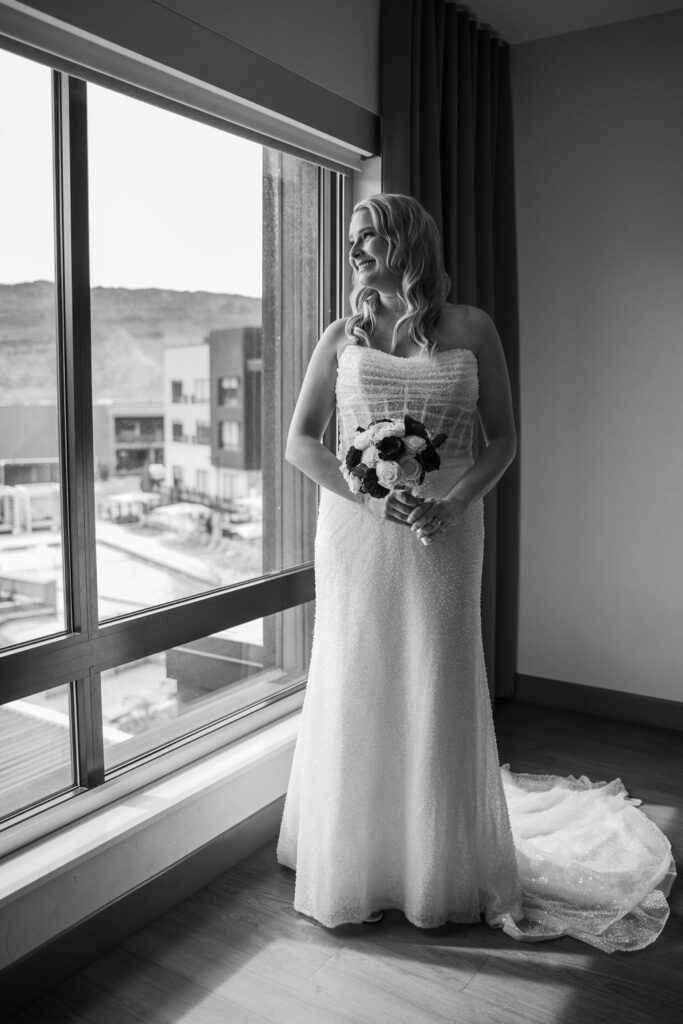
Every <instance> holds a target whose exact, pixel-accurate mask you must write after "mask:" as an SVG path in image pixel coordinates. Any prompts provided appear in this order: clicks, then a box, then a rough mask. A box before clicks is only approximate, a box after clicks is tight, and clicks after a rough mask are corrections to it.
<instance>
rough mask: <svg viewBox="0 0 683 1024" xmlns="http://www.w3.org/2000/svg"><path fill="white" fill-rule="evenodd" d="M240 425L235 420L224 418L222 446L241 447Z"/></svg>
mask: <svg viewBox="0 0 683 1024" xmlns="http://www.w3.org/2000/svg"><path fill="white" fill-rule="evenodd" d="M239 446H240V425H239V423H237V422H236V421H235V420H223V422H222V423H221V448H239Z"/></svg>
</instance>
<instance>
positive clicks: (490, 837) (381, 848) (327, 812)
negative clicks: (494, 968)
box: [277, 343, 676, 952]
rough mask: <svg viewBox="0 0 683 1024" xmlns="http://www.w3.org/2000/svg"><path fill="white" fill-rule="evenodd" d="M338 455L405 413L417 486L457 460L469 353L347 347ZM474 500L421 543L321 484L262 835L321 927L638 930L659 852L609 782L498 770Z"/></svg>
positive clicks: (593, 938)
mask: <svg viewBox="0 0 683 1024" xmlns="http://www.w3.org/2000/svg"><path fill="white" fill-rule="evenodd" d="M336 390H337V404H338V424H339V456H340V458H342V457H343V455H344V454H345V453H346V451H347V450H348V447H349V445H350V444H351V440H352V438H353V435H354V433H355V432H356V428H357V427H358V426H361V427H366V426H368V424H369V423H370V421H372V420H375V419H379V418H381V417H389V418H397V417H399V416H402V415H404V414H405V413H406V412H407V413H409V414H410V415H411V416H413V417H415V418H417V419H418V420H420V421H422V422H423V423H424V424H425V426H426V428H427V430H428V431H429V433H430V434H431V435H432V436H433V435H434V434H436V433H439V432H443V433H445V434H447V435H448V439H447V441H446V442H445V443H444V445H443V447H442V448H441V449H440V450H439V454H440V457H441V468H440V469H439V470H438V471H436V472H432V473H429V474H428V475H427V476H426V477H425V481H424V483H423V485H422V486H421V487H420V488H417V489H416V493H418V494H423V495H425V496H429V495H435V496H440V495H443V494H445V493H446V492H447V491H448V490H450V488H451V487H452V485H453V483H454V481H455V480H457V479H458V476H459V475H461V474H462V473H463V472H464V471H465V470H466V469H467V467H468V466H470V465H471V464H472V454H471V446H472V434H473V428H474V424H475V421H476V406H477V399H478V394H479V383H478V372H477V358H476V356H475V355H474V353H472V352H471V351H469V350H467V349H455V350H448V351H444V352H440V353H437V354H436V355H434V356H428V355H425V354H420V355H419V356H417V357H413V358H401V357H398V356H394V355H391V354H388V353H385V352H382V351H380V350H377V349H372V348H367V347H363V346H360V345H356V344H354V343H351V344H349V345H348V346H347V347H346V348H345V349H344V350H343V352H342V354H341V356H340V358H339V366H338V376H337V386H336ZM483 543H484V526H483V502H482V501H478V502H474V503H473V504H472V505H470V507H469V509H468V511H467V512H466V514H465V516H464V517H463V518H462V519H461V520H460V521H459V522H458V523H457V524H456V525H455V526H452V527H451V528H450V529H448V530H447V531H445V532H443V533H442V534H440V535H439V536H438V537H436V538H435V540H434V541H433V543H432V544H431V545H429V546H425V545H423V544H421V543H420V542H419V541H418V540H417V538H416V537H415V535H414V534H413V533H411V531H410V530H409V529H408V528H407V527H405V526H403V525H401V524H398V523H392V522H390V521H386V520H385V521H382V520H377V519H374V518H373V517H371V516H369V515H368V513H367V511H366V510H365V509H364V508H363V507H362V506H359V505H355V504H353V503H352V502H350V501H347V500H346V499H344V498H341V497H339V496H337V495H335V494H334V493H333V492H331V491H329V490H327V489H322V490H321V499H320V508H319V515H318V527H317V534H316V547H315V566H316V615H315V624H314V640H313V648H312V652H311V661H310V670H309V676H308V685H307V689H306V694H305V699H304V703H303V708H302V715H301V724H300V730H299V734H298V738H297V743H296V747H295V751H294V757H293V762H292V769H291V775H290V780H289V786H288V790H287V795H286V799H285V805H284V811H283V816H282V823H281V827H280V834H279V839H278V844H277V859H278V861H279V862H280V863H281V864H283V865H286V866H287V867H290V868H293V869H294V870H295V871H296V883H295V895H294V908H295V909H296V910H297V911H299V912H301V913H303V914H306V915H308V916H310V917H313V918H315V919H316V920H317V921H319V922H320V923H321V924H323V925H325V926H327V927H335V926H336V925H340V924H344V923H350V922H361V921H363V919H364V918H366V917H368V916H369V915H370V914H371V913H372V912H373V911H376V910H380V909H382V910H386V909H390V908H395V909H399V910H401V911H403V913H404V914H405V916H406V918H407V919H408V920H409V921H411V922H412V923H413V924H415V925H417V926H418V927H420V928H433V927H436V926H438V925H442V924H444V923H446V922H447V921H453V922H461V923H466V922H470V923H471V922H478V921H479V920H480V915H482V914H483V915H484V919H485V921H486V922H487V923H488V924H489V925H491V926H493V927H497V928H502V929H503V930H504V931H505V932H506V933H507V934H508V935H510V936H511V937H512V938H514V939H517V940H523V941H538V940H541V939H550V938H555V937H557V936H560V935H573V936H575V937H576V938H577V939H581V940H583V941H584V942H587V943H590V944H591V945H594V946H597V947H599V948H601V949H603V950H606V951H608V952H612V951H614V950H617V949H619V950H632V949H640V948H642V947H643V946H646V945H648V944H649V943H650V942H653V941H654V940H655V938H656V937H657V935H658V934H659V933H660V931H661V930H662V928H663V927H664V924H665V922H666V919H667V917H668V914H669V907H668V903H667V901H666V898H665V897H666V896H667V895H668V894H669V892H670V889H671V884H672V881H673V879H674V877H675V873H676V869H675V864H674V860H673V858H672V854H671V846H670V844H669V842H668V840H667V839H666V837H665V836H664V835H663V833H662V832H661V831H660V830H659V829H658V828H657V826H656V825H655V824H654V823H653V822H652V821H650V819H649V818H647V817H646V815H645V814H644V812H642V811H641V810H639V809H638V807H637V804H639V803H640V802H641V801H639V800H633V799H629V798H628V795H627V792H626V790H625V788H624V786H623V785H622V784H621V782H620V780H619V779H616V780H612V781H611V782H596V781H594V782H591V781H589V780H588V779H587V778H586V777H585V776H582V777H581V778H579V779H575V778H574V777H573V776H569V777H568V778H563V777H559V776H552V775H550V776H542V775H539V776H535V775H524V774H515V773H513V772H511V771H510V770H509V766H507V765H503V766H502V767H501V766H500V764H499V760H498V750H497V745H496V739H495V733H494V729H493V718H492V713H491V703H490V697H489V691H488V685H487V680H486V669H485V665H484V656H483V648H482V639H481V620H480V590H481V570H482V557H483Z"/></svg>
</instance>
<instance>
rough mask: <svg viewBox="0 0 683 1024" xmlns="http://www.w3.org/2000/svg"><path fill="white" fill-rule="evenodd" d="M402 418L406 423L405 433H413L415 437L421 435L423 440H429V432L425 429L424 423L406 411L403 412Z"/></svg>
mask: <svg viewBox="0 0 683 1024" xmlns="http://www.w3.org/2000/svg"><path fill="white" fill-rule="evenodd" d="M403 419H404V423H405V425H406V434H414V435H415V436H416V437H422V438H424V440H425V441H429V434H428V433H427V431H426V429H425V425H424V423H420V421H419V420H414V419H413V417H412V416H409V415H408V413H406V414H405V416H404V418H403Z"/></svg>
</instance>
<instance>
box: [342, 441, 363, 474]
mask: <svg viewBox="0 0 683 1024" xmlns="http://www.w3.org/2000/svg"><path fill="white" fill-rule="evenodd" d="M362 458H363V453H362V452H361V451H359V450H358V448H354V446H353V445H351V447H350V448H349V450H348V452H347V453H346V468H347V469H348V470H349V472H350V471H351V470H352V469H353V467H354V466H357V465H358V463H359V462H360V460H361V459H362Z"/></svg>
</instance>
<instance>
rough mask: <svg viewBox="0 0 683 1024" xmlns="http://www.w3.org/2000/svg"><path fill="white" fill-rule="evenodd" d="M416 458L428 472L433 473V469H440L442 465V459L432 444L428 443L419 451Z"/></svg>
mask: <svg viewBox="0 0 683 1024" xmlns="http://www.w3.org/2000/svg"><path fill="white" fill-rule="evenodd" d="M415 458H416V459H417V461H418V462H419V463H420V465H421V466H422V468H423V469H424V471H425V472H426V473H431V472H432V470H434V469H438V468H439V466H440V465H441V459H440V458H439V455H438V452H437V451H436V449H435V448H434V446H433V445H432V444H427V447H426V448H423V449H422V451H421V452H418V453H417V455H416V456H415Z"/></svg>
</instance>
